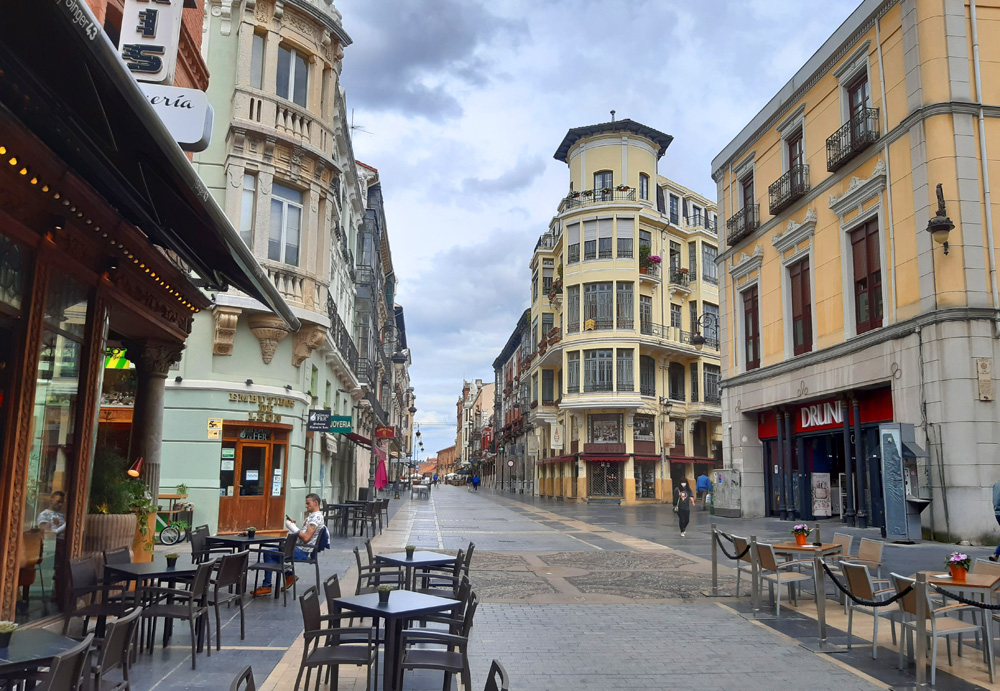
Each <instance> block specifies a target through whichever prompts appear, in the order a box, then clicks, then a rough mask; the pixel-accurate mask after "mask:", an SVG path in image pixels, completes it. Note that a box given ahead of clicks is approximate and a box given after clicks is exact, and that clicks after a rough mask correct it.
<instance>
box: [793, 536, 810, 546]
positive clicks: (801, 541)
mask: <svg viewBox="0 0 1000 691" xmlns="http://www.w3.org/2000/svg"><path fill="white" fill-rule="evenodd" d="M808 538H809V536H808V535H796V536H795V543H796V544H798V545H802V546H805V544H806V540H807V539H808Z"/></svg>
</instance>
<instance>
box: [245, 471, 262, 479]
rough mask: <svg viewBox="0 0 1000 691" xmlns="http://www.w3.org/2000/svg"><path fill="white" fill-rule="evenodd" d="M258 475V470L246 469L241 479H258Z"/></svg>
mask: <svg viewBox="0 0 1000 691" xmlns="http://www.w3.org/2000/svg"><path fill="white" fill-rule="evenodd" d="M259 477H260V471H259V470H248V471H247V472H246V477H245V478H243V479H244V480H247V481H248V482H250V481H253V480H257V479H259Z"/></svg>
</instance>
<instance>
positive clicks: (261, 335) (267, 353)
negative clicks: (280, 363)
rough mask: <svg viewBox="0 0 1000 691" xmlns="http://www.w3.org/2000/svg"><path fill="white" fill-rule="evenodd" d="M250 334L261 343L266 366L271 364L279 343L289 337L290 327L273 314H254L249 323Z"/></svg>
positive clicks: (262, 356) (261, 353)
mask: <svg viewBox="0 0 1000 691" xmlns="http://www.w3.org/2000/svg"><path fill="white" fill-rule="evenodd" d="M247 323H248V324H249V325H250V332H251V333H253V335H254V336H256V337H257V340H258V341H260V357H261V359H262V360H263V361H264V364H265V365H269V364H271V360H272V359H273V358H274V351H275V350H277V348H278V343H280V342H281V340H282V339H284V338H285V336H287V335H288V327H287V326H285V322H283V321H281V319H279V318H278V317H276V316H275V315H273V314H253V315H251V316H250V318H249V320H248V322H247Z"/></svg>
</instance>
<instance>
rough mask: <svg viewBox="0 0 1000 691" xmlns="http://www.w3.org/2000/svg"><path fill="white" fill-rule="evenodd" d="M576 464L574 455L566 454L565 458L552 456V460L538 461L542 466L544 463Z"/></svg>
mask: <svg viewBox="0 0 1000 691" xmlns="http://www.w3.org/2000/svg"><path fill="white" fill-rule="evenodd" d="M570 462H576V454H567V455H565V456H553V457H552V458H546V459H544V460H542V461H539V463H541V464H542V465H544V464H546V463H570Z"/></svg>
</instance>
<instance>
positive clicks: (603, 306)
mask: <svg viewBox="0 0 1000 691" xmlns="http://www.w3.org/2000/svg"><path fill="white" fill-rule="evenodd" d="M611 286H612V284H611V282H610V281H609V282H607V283H586V284H584V286H583V320H584V322H585V324H584V326H585V327H586V322H589V321H590V320H593V321H594V324H593V326H594V328H595V329H611V328H614V320H613V318H612V316H611V315H612V312H613V310H614V305H613V301H614V296H613V295H612V294H611V290H612V288H611Z"/></svg>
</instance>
